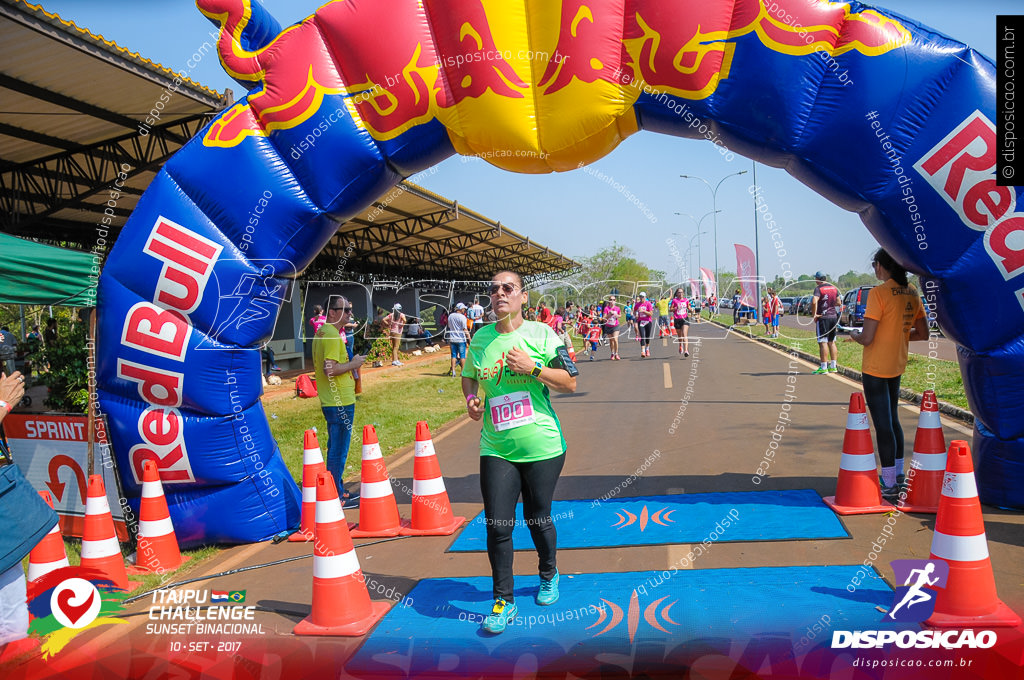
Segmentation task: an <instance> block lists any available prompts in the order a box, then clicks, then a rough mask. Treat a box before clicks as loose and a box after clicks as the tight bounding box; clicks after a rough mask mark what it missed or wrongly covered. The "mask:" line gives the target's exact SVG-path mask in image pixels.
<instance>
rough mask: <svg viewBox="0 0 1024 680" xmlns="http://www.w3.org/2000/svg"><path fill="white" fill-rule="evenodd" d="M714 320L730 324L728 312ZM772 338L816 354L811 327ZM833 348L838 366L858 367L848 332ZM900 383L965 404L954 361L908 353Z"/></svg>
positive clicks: (756, 329) (754, 331)
mask: <svg viewBox="0 0 1024 680" xmlns="http://www.w3.org/2000/svg"><path fill="white" fill-rule="evenodd" d="M715 320H716V321H718V322H720V323H724V324H726V325H732V314H717V315H716V316H715ZM735 331H736V332H738V333H744V332H746V333H747V334H748V335H754V336H758V337H760V336H762V335H763V333H764V325H763V324H758V325H757V326H737V327H736V328H735ZM775 342H778V343H781V344H782V345H785V346H786V347H793V348H795V349H799V350H802V351H804V352H808V353H810V354H813V355H817V354H818V342H817V339H816V336H815V333H814V331H812V330H804V329H802V328H788V327H786V326H780V327H779V337H778V338H776V339H775ZM836 348H837V349H838V350H839V359H838V361H837V363H838V364H839V365H840V366H845V367H846V368H851V369H853V370H855V371H860V370H861V360H862V359H863V358H864V348H863V347H862V346H860V345H858V344H857V343H855V342H853V341H852V340H850V339H849V336H848V335H846V334H844V333H841V334H840V335H839V336H838V337H837V338H836ZM900 384H901V385H902V386H903V387H905V388H907V389H908V390H911V391H913V392H917V393H918V394H920V393H922V392H924V391H925V390H935V396H936V397H938V398H939V400H940V401H944V402H946V403H948V404H953V405H954V406H959V407H960V408H963V409H967V408H969V407H968V405H967V395H966V393H965V392H964V383H963V378H962V377H961V376H960V367H959V365H957V362H955V361H943V360H941V359H929V358H928V357H925V356H921V355H920V354H910V355H909V357H908V359H907V370H906V372H905V373H904V374H903V380H902V381H901V383H900Z"/></svg>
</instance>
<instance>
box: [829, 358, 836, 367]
mask: <svg viewBox="0 0 1024 680" xmlns="http://www.w3.org/2000/svg"><path fill="white" fill-rule="evenodd" d="M828 367H829V368H835V367H836V362H835V360H833V361H830V362H828Z"/></svg>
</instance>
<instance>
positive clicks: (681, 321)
mask: <svg viewBox="0 0 1024 680" xmlns="http://www.w3.org/2000/svg"><path fill="white" fill-rule="evenodd" d="M668 309H669V314H671V315H672V323H673V325H674V326H675V329H676V336H678V337H679V339H680V341H679V353H680V354H682V355H683V356H684V357H688V356H690V340H689V338H688V337H687V336H688V335H689V333H690V319H689V316H690V301H689V300H687V299H686V294H685V293H684V292H683V289H682V288H676V296H675V297H674V298H672V302H670V303H669V305H668Z"/></svg>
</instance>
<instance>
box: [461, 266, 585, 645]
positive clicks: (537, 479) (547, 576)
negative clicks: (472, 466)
mask: <svg viewBox="0 0 1024 680" xmlns="http://www.w3.org/2000/svg"><path fill="white" fill-rule="evenodd" d="M489 290H490V295H491V308H492V309H493V310H494V311H495V313H496V314H497V316H498V321H497V323H494V324H488V325H487V326H485V327H484V328H482V329H480V331H479V332H478V333H477V334H476V335H474V336H473V340H472V342H471V343H470V346H469V354H468V356H467V358H466V367H465V369H464V370H463V373H462V393H463V394H464V395H465V397H466V409H467V412H468V413H469V417H470V418H472V419H473V420H481V419H483V429H482V431H481V433H480V491H481V493H482V495H483V500H484V516H485V518H486V520H485V523H486V526H487V557H488V558H489V560H490V562H491V576H492V579H493V595H494V605H493V607H492V608H491V613H490V615H488V616H487V618H486V619H485V620H484V623H483V629H484V630H485V631H487V632H489V633H501V632H502V631H504V630H505V627H506V626H507V625H508V622H509V621H510V620H511V619H512V618H514V617H515V615H516V612H517V611H518V610H517V607H516V604H515V597H514V592H513V580H512V556H513V553H512V550H513V548H512V529H513V527H514V525H515V521H516V516H515V511H516V503H517V502H518V500H519V496H520V494H521V495H522V497H523V515H524V519H525V521H526V524H527V526H528V527H529V529H530V535H531V537H532V538H533V544H534V546H535V547H536V548H537V555H538V557H539V562H540V567H539V571H540V590H539V591H538V593H537V597H536V602H537V604H540V605H550V604H554V603H555V602H556V601H557V600H558V569H557V567H556V565H555V550H556V542H555V538H556V537H555V525H554V523H553V522H552V519H551V500H552V498H553V496H554V493H555V484H556V483H557V482H558V476H559V474H560V473H561V471H562V465H563V463H564V462H565V448H566V445H565V438H564V437H563V436H562V430H561V426H560V425H559V422H558V417H557V416H556V415H555V412H554V409H553V408H552V407H551V392H550V390H554V391H556V392H563V393H570V392H575V391H576V376H577V375H578V374H579V371H578V370H577V368H576V366H575V364H573V362H572V360H570V359H569V353H568V352H567V351H566V349H565V345H563V344H562V343H561V342H560V341H559V339H558V338H557V337H556V336H555V333H554V331H552V330H551V328H550V327H549V326H547V325H545V324H542V323H536V322H529V321H526V320H524V319H523V305H524V304H526V301H527V299H528V298H527V293H526V291H525V290H523V279H522V277H521V276H519V274H517V273H515V272H511V271H500V272H498V273H497V274H495V275H494V277H493V278H492V279H491V285H490V289H489ZM480 390H482V392H480V394H479V395H478V391H480Z"/></svg>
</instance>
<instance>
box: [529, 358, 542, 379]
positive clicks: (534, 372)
mask: <svg viewBox="0 0 1024 680" xmlns="http://www.w3.org/2000/svg"><path fill="white" fill-rule="evenodd" d="M543 368H544V364H542V363H540V362H539V361H538V362H537V364H536V365H535V366H534V367H533V370H532V371H530V375H532V376H533V377H534V378H539V377H540V372H541V369H543Z"/></svg>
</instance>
